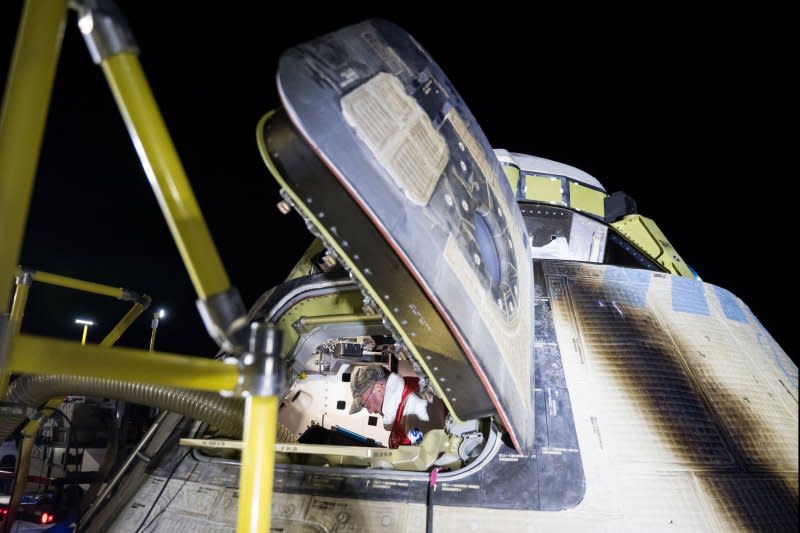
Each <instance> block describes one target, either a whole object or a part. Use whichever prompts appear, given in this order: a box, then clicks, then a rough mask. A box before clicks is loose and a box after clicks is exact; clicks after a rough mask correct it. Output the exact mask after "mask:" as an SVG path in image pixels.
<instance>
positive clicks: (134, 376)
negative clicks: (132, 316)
mask: <svg viewBox="0 0 800 533" xmlns="http://www.w3.org/2000/svg"><path fill="white" fill-rule="evenodd" d="M8 371H9V372H10V373H17V374H37V375H40V374H61V375H65V376H84V377H94V378H103V379H115V380H121V381H130V382H135V383H148V384H152V385H164V386H166V387H177V388H183V389H193V390H203V391H211V392H218V391H223V390H224V391H232V390H234V388H235V387H236V382H237V379H238V376H239V369H238V367H236V366H235V365H227V364H225V363H222V362H221V361H216V360H213V359H205V358H203V357H191V356H188V355H177V354H170V353H164V352H148V351H145V350H135V349H132V348H111V347H107V346H100V345H91V344H87V345H86V346H80V345H79V344H77V343H75V342H72V341H62V340H55V339H48V338H44V337H36V336H33V335H25V334H22V335H18V336H17V337H16V338H15V339H14V343H13V344H12V346H11V352H10V354H9V360H8Z"/></svg>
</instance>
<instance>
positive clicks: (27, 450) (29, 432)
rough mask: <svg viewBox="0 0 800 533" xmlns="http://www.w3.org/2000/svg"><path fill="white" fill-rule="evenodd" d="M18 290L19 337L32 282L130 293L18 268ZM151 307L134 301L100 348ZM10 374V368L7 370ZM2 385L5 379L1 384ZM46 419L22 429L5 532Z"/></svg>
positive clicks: (55, 401) (15, 321)
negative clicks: (35, 442) (37, 438)
mask: <svg viewBox="0 0 800 533" xmlns="http://www.w3.org/2000/svg"><path fill="white" fill-rule="evenodd" d="M16 279H17V288H16V290H15V291H14V301H13V303H12V304H11V323H12V331H13V332H14V335H15V336H18V335H19V332H20V329H21V328H22V319H23V317H24V315H25V308H26V306H27V302H28V294H29V293H30V289H31V285H32V284H33V282H34V281H39V282H41V283H45V284H49V285H56V286H60V287H66V288H71V289H75V290H79V291H84V292H90V293H94V294H100V295H105V296H111V297H113V298H117V299H126V298H127V295H128V294H130V293H126V291H125V289H122V288H116V287H110V286H108V285H102V284H99V283H93V282H90V281H84V280H80V279H75V278H70V277H67V276H60V275H58V274H51V273H49V272H42V271H38V272H32V271H24V270H22V269H19V270H18V271H17V276H16ZM149 305H150V297H149V296H146V295H143V296H141V297H139V298H137V299H136V301H134V303H133V307H131V308H130V309H129V310H128V312H127V313H126V314H125V316H123V317H122V319H121V320H120V321H119V322H118V323H117V325H116V326H114V327H113V328H112V329H111V331H109V332H108V334H107V335H106V336H105V338H104V339H103V340H102V341H100V345H101V346H104V347H109V346H111V345H113V344H114V343H115V342H117V340H118V339H119V338H120V336H122V334H123V333H124V332H125V331H126V330H127V329H128V327H129V326H130V325H131V324H132V323H133V321H134V320H136V318H137V317H138V316H139V315H141V314H142V312H143V311H144V310H145V309H147V307H148V306H149ZM87 329H88V325H86V324H84V326H83V337H82V338H81V346H83V345H85V344H86V332H87ZM7 370H8V372H9V375H10V371H11V370H10V369H7ZM3 382H4V383H5V380H4V381H3ZM63 401H64V398H63V397H56V398H51V399H50V400H49V401H48V402H47V403H46V404H45V405H44V407H42V409H41V412H42V413H43V414H44V415H45V417H49V416H50V415H52V413H53V412H54V411H55V409H57V408H58V406H59V405H61V403H62V402H63ZM44 420H45V419H44V418H39V419H35V420H30V421H29V422H28V423H27V424H26V425H25V427H24V428H23V429H22V432H21V434H22V439H23V440H22V445H21V446H20V451H19V461H18V462H17V468H16V476H15V478H14V483H13V490H12V492H11V499H10V501H9V504H8V513H7V515H6V518H5V519H4V522H3V530H4V531H5V532H7V531H10V528H11V526H12V525H13V523H14V520H15V518H16V513H17V508H18V507H19V504H20V502H21V501H22V496H23V494H24V491H25V485H26V484H27V480H28V474H29V471H30V460H31V451H32V449H33V442H34V439H35V438H36V436H37V435H38V433H39V429H40V428H41V425H42V423H43V421H44Z"/></svg>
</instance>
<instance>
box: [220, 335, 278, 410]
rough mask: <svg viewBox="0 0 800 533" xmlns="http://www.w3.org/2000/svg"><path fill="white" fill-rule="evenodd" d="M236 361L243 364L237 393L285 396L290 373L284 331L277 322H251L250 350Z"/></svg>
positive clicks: (244, 395)
mask: <svg viewBox="0 0 800 533" xmlns="http://www.w3.org/2000/svg"><path fill="white" fill-rule="evenodd" d="M227 362H232V361H230V360H228V361H227ZM235 363H236V364H238V365H239V380H238V382H237V383H236V390H235V391H234V394H235V395H236V396H239V397H247V396H281V395H283V393H284V390H285V378H286V374H285V372H284V370H283V359H282V358H281V330H279V329H278V328H276V327H275V326H274V325H272V324H268V323H265V322H253V323H252V324H250V342H249V346H248V351H247V352H245V353H244V354H243V355H242V358H241V359H239V360H235Z"/></svg>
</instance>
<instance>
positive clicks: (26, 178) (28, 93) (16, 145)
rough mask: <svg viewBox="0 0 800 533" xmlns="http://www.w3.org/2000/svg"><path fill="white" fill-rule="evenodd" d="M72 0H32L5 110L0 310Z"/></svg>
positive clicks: (1, 119) (1, 125)
mask: <svg viewBox="0 0 800 533" xmlns="http://www.w3.org/2000/svg"><path fill="white" fill-rule="evenodd" d="M66 15H67V0H28V1H27V2H26V3H25V7H24V9H23V12H22V18H21V20H20V25H19V33H17V42H16V45H15V47H14V56H13V58H12V60H11V67H10V69H9V73H8V81H7V83H6V91H5V96H4V97H3V108H2V110H0V313H5V312H6V311H8V305H9V300H10V296H11V283H10V280H11V279H13V277H14V272H16V270H17V263H18V260H19V252H20V249H21V247H22V237H23V234H24V231H25V222H26V220H27V217H28V206H29V204H30V199H31V192H32V190H33V181H34V177H35V175H36V167H37V164H38V162H39V150H40V148H41V145H42V135H43V133H44V126H45V122H46V120H47V108H48V106H49V105H50V95H51V93H52V89H53V79H54V78H55V74H56V64H57V63H58V55H59V53H60V51H61V39H62V36H63V34H64V22H65V20H66Z"/></svg>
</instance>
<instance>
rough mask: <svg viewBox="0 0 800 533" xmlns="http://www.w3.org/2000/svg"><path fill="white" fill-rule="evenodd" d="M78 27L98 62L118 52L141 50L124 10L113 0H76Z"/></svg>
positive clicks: (74, 5)
mask: <svg viewBox="0 0 800 533" xmlns="http://www.w3.org/2000/svg"><path fill="white" fill-rule="evenodd" d="M70 7H72V8H73V9H75V10H76V11H77V12H78V28H80V30H81V33H82V34H83V39H84V41H86V46H87V47H88V48H89V53H90V54H91V55H92V60H93V61H94V62H95V64H98V65H99V64H100V63H101V62H102V61H103V60H105V59H108V58H109V57H111V56H113V55H117V54H123V53H128V52H129V53H133V54H138V53H139V45H138V44H137V43H136V38H135V37H134V35H133V31H132V30H131V27H130V25H129V24H128V20H127V19H126V18H125V14H124V13H123V12H122V10H121V9H120V8H119V6H117V4H116V2H114V0H73V1H72V2H70Z"/></svg>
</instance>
